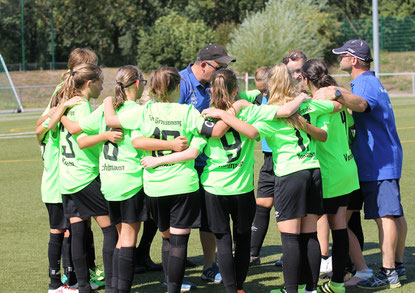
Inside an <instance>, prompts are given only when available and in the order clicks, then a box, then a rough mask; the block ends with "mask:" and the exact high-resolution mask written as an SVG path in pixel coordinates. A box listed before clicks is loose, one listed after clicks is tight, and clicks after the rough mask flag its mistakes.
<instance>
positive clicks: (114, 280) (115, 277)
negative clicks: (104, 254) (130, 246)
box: [111, 248, 120, 293]
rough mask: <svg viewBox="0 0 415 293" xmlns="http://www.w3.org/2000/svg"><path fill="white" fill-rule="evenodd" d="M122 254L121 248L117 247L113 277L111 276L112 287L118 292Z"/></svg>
mask: <svg viewBox="0 0 415 293" xmlns="http://www.w3.org/2000/svg"><path fill="white" fill-rule="evenodd" d="M119 256H120V249H119V248H115V249H114V253H113V255H112V278H111V287H112V288H113V290H114V292H115V293H117V292H118V262H119Z"/></svg>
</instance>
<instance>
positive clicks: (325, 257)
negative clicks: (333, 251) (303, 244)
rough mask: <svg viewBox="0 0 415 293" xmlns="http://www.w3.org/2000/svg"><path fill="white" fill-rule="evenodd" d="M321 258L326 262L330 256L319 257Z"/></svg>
mask: <svg viewBox="0 0 415 293" xmlns="http://www.w3.org/2000/svg"><path fill="white" fill-rule="evenodd" d="M321 258H322V259H324V260H328V259H329V258H330V255H321Z"/></svg>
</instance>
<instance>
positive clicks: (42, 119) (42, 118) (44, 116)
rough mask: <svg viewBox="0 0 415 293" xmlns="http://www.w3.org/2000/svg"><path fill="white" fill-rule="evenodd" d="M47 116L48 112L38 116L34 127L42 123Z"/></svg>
mask: <svg viewBox="0 0 415 293" xmlns="http://www.w3.org/2000/svg"><path fill="white" fill-rule="evenodd" d="M48 117H49V114H46V115H43V116H40V117H39V119H37V121H36V127H37V126H39V125H42V123H43V122H45V120H46V119H47V118H48Z"/></svg>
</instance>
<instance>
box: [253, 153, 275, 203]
mask: <svg viewBox="0 0 415 293" xmlns="http://www.w3.org/2000/svg"><path fill="white" fill-rule="evenodd" d="M275 178H276V176H275V173H274V162H273V161H272V153H268V152H264V165H262V167H261V170H260V171H259V179H258V190H257V193H256V196H257V197H258V198H264V197H274V187H275Z"/></svg>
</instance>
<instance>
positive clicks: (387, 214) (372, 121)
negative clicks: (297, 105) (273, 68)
mask: <svg viewBox="0 0 415 293" xmlns="http://www.w3.org/2000/svg"><path fill="white" fill-rule="evenodd" d="M333 53H335V54H338V55H339V59H340V68H341V69H342V70H344V71H347V72H349V73H350V75H351V77H352V82H351V87H352V93H350V92H349V91H347V90H346V89H343V88H340V87H328V88H324V89H321V90H320V91H319V92H318V93H317V94H316V95H315V97H317V98H325V99H327V98H330V97H331V98H332V99H333V98H334V99H335V100H337V101H339V102H340V103H342V104H343V105H345V106H347V107H348V108H349V109H351V110H353V118H354V120H355V126H356V137H355V139H354V142H353V155H354V156H355V160H356V164H357V167H358V172H359V180H360V188H361V192H362V195H363V200H364V203H365V207H364V210H365V219H374V220H375V221H376V223H377V226H378V230H379V243H380V247H381V251H382V268H381V270H380V272H379V273H377V274H376V275H374V276H373V277H372V278H371V279H369V280H365V281H362V282H360V283H358V287H360V288H381V287H388V288H397V287H400V286H401V284H400V282H399V280H406V274H405V267H404V266H403V265H402V261H403V253H404V248H405V239H406V233H407V224H406V220H405V217H404V216H403V209H402V205H401V198H400V190H399V179H400V178H401V170H402V147H401V143H400V140H399V137H398V133H397V130H396V125H395V117H394V114H393V110H392V105H391V102H390V99H389V95H388V93H387V91H386V90H385V88H384V87H383V86H382V84H381V83H380V81H379V79H378V78H377V77H376V76H375V74H374V72H373V71H370V62H372V61H373V60H372V58H371V54H370V47H369V45H368V44H367V43H366V42H365V41H363V40H350V41H348V42H346V43H345V44H344V45H343V46H342V47H341V48H337V49H333Z"/></svg>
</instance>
